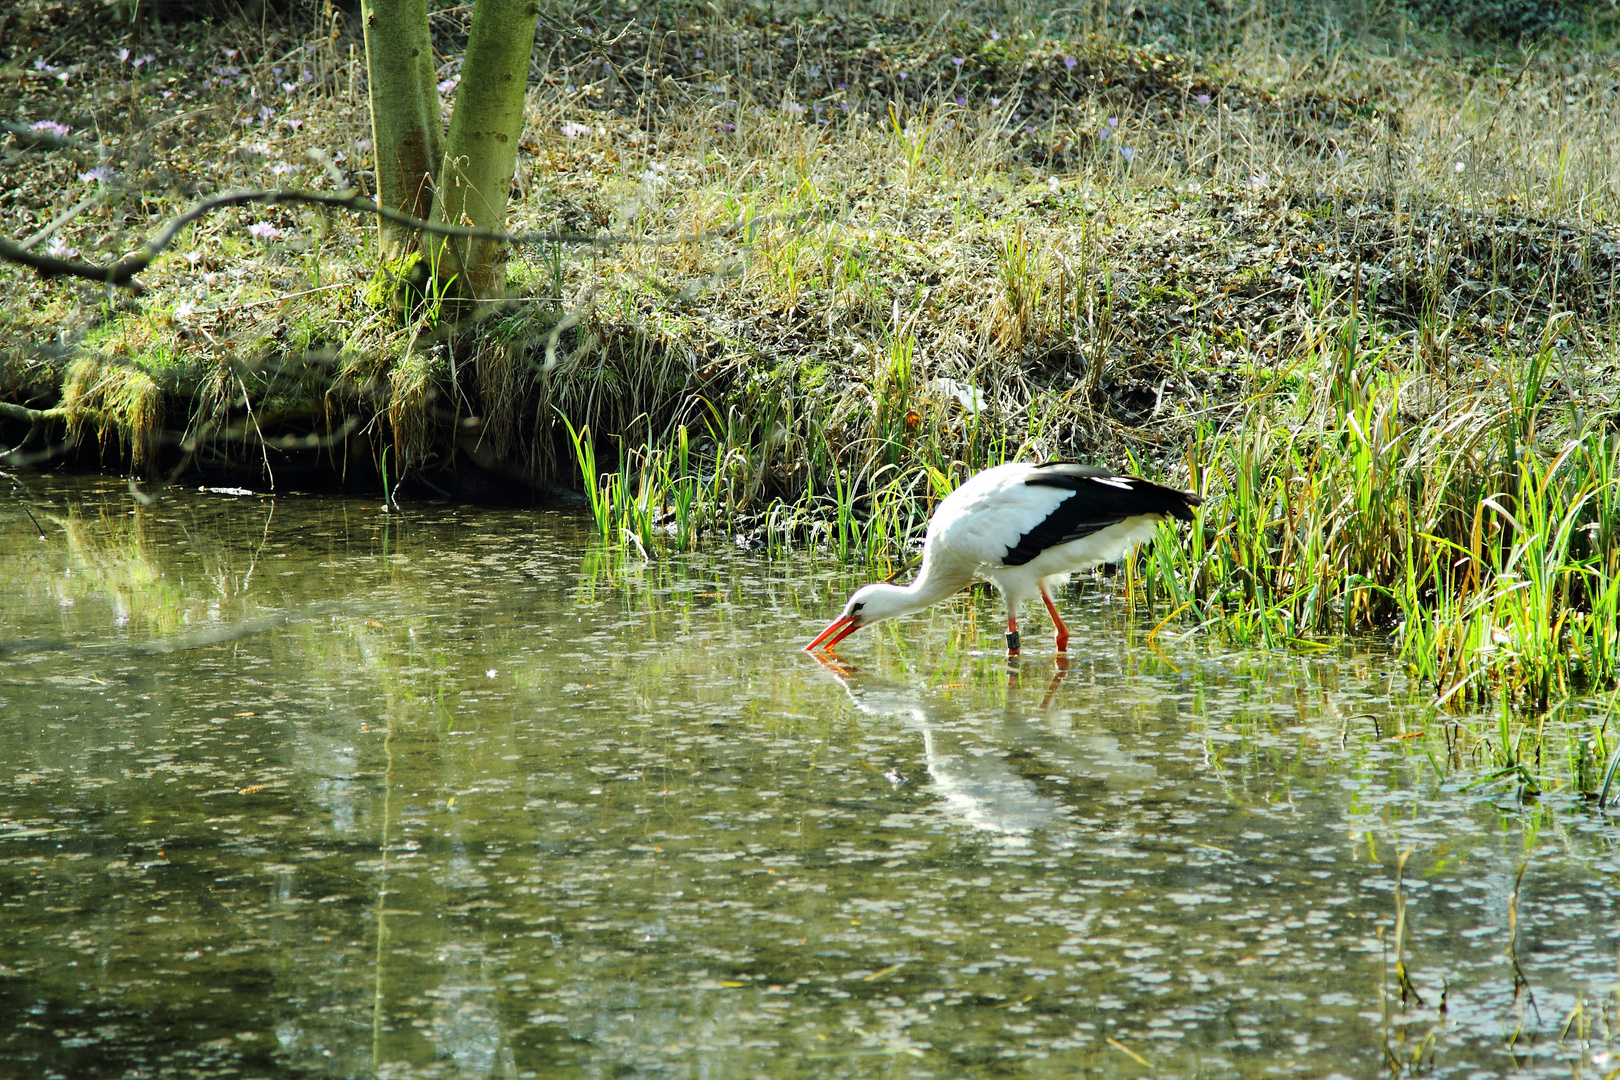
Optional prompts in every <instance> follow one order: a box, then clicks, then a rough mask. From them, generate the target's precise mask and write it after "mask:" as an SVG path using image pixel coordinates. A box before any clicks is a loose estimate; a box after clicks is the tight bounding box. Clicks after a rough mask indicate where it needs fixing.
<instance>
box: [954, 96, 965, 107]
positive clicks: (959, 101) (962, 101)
mask: <svg viewBox="0 0 1620 1080" xmlns="http://www.w3.org/2000/svg"><path fill="white" fill-rule="evenodd" d="M956 103H957V104H958V105H966V104H967V98H965V97H963V96H962V95H961V94H957V95H956Z"/></svg>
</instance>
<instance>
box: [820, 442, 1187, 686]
mask: <svg viewBox="0 0 1620 1080" xmlns="http://www.w3.org/2000/svg"><path fill="white" fill-rule="evenodd" d="M1202 501H1203V500H1202V499H1201V498H1200V497H1199V496H1197V495H1194V494H1193V493H1192V492H1190V491H1177V490H1176V489H1175V488H1168V487H1164V486H1163V485H1161V484H1155V483H1153V482H1152V481H1151V480H1143V479H1141V478H1140V477H1136V476H1119V475H1116V474H1114V473H1111V472H1109V471H1108V470H1106V469H1097V468H1092V467H1090V466H1086V465H1073V464H1070V463H1068V462H1062V461H1048V462H1045V463H1043V464H1040V465H1035V464H1030V463H1028V462H1012V463H1009V464H1006V465H997V466H995V467H994V468H989V469H985V470H984V471H983V472H981V473H978V474H976V475H974V476H972V477H969V478H968V480H967V482H966V483H964V484H963V485H962V486H961V487H959V488H957V489H956V490H955V491H953V492H951V493H950V494H949V495H947V496H946V497H945V499H944V501H942V502H941V503H940V504H939V508H938V509H937V510H935V511H934V516H933V519H932V520H930V521H929V522H928V535H927V537H926V538H925V540H924V541H923V554H922V569H921V570H919V571H918V572H917V577H916V580H914V581H913V582H912V583H911V584H910V585H888V584H877V585H867V586H866V587H864V588H862V589H858V590H856V592H855V595H853V596H851V597H850V598H849V603H847V604H845V605H844V612H843V614H842V615H840V616H838V618H837V619H836V620H834V621H833V623H832V625H831V626H829V627H827V629H825V630H823V631H822V632H821V633H819V634H817V635H816V637H815V640H814V641H812V642H810V644H808V645H806V646H805V649H806V651H810V650H814V649H817V648H825V649H831V648H832V647H833V646H834V645H836V644H838V643H839V642H840V641H842V640H844V638H846V637H848V636H849V635H850V634H853V633H854V632H855V631H857V630H859V629H860V628H861V627H863V626H871V625H872V624H873V623H876V622H882V621H883V620H885V619H895V618H899V617H900V616H902V615H910V614H912V613H913V612H918V611H921V610H923V609H924V608H926V607H929V606H930V605H933V604H937V603H939V601H941V600H943V599H945V598H946V597H947V596H950V595H952V594H953V593H956V592H958V591H960V590H962V589H964V588H966V587H967V586H968V585H970V584H971V583H972V582H974V581H975V580H981V581H989V582H991V583H992V584H994V585H995V587H996V588H997V589H998V590H999V591H1000V592H1001V595H1002V598H1003V599H1005V600H1006V601H1007V655H1008V656H1017V655H1018V651H1019V644H1018V611H1019V608H1020V607H1022V606H1023V603H1024V601H1025V600H1030V599H1033V598H1034V597H1036V596H1039V597H1040V598H1041V600H1042V602H1043V603H1045V604H1046V610H1047V611H1048V612H1049V613H1050V614H1051V616H1052V625H1053V626H1054V627H1056V629H1057V650H1058V652H1060V653H1061V652H1065V651H1067V649H1068V647H1069V628H1068V627H1067V626H1065V625H1064V624H1063V619H1062V618H1061V617H1060V616H1059V615H1058V611H1057V606H1056V605H1055V604H1053V603H1052V593H1051V589H1052V588H1053V587H1054V586H1056V585H1059V584H1062V583H1063V582H1064V581H1066V580H1067V579H1068V577H1069V575H1070V574H1072V573H1074V572H1076V571H1079V570H1089V569H1090V568H1091V567H1093V566H1097V565H1100V564H1101V563H1106V562H1118V561H1119V560H1120V559H1122V558H1124V557H1125V556H1126V555H1127V554H1129V553H1130V551H1131V550H1132V549H1133V548H1135V547H1136V545H1138V544H1140V543H1142V542H1143V541H1145V540H1147V539H1149V538H1150V537H1152V536H1153V533H1154V530H1155V529H1157V528H1158V527H1159V522H1160V521H1163V520H1165V519H1166V518H1177V519H1179V520H1181V521H1191V520H1192V518H1193V507H1195V506H1197V505H1198V504H1199V503H1200V502H1202Z"/></svg>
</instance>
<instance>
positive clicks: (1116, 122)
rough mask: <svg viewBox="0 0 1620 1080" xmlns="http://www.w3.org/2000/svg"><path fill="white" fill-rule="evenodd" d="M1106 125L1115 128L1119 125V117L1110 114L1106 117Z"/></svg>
mask: <svg viewBox="0 0 1620 1080" xmlns="http://www.w3.org/2000/svg"><path fill="white" fill-rule="evenodd" d="M1108 126H1109V127H1111V128H1117V127H1119V117H1117V116H1110V117H1109V118H1108Z"/></svg>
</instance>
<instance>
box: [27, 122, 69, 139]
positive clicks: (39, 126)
mask: <svg viewBox="0 0 1620 1080" xmlns="http://www.w3.org/2000/svg"><path fill="white" fill-rule="evenodd" d="M28 130H29V131H43V132H46V133H48V134H51V135H55V136H56V137H57V138H58V139H61V138H65V137H66V136H67V133H68V132H70V131H72V130H73V129H72V128H70V127H68V126H67V125H66V124H59V123H57V122H56V121H55V120H39V121H36V122H34V123H32V124H29V125H28Z"/></svg>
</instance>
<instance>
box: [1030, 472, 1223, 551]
mask: <svg viewBox="0 0 1620 1080" xmlns="http://www.w3.org/2000/svg"><path fill="white" fill-rule="evenodd" d="M1036 468H1037V469H1039V470H1040V471H1039V472H1037V473H1036V474H1035V475H1034V476H1032V477H1030V478H1029V479H1028V480H1026V481H1024V483H1026V484H1031V485H1034V486H1037V487H1054V488H1063V489H1067V490H1069V491H1072V492H1074V494H1073V495H1071V496H1070V497H1069V498H1067V499H1064V500H1063V501H1062V502H1061V503H1059V504H1058V505H1057V508H1056V509H1054V510H1053V511H1052V512H1051V513H1050V514H1048V515H1047V517H1046V520H1044V521H1042V522H1041V523H1040V524H1039V525H1037V526H1035V527H1034V528H1033V529H1031V530H1029V532H1027V533H1025V534H1024V535H1023V536H1020V537H1019V538H1018V542H1017V543H1016V544H1014V545H1013V546H1012V547H1011V548H1009V549H1008V551H1007V555H1006V558H1004V559H1003V560H1002V561H1003V562H1004V563H1006V564H1007V565H1008V566H1022V565H1024V564H1025V563H1027V562H1029V561H1030V560H1031V559H1033V558H1035V557H1036V556H1037V555H1039V554H1040V553H1041V552H1043V551H1045V550H1046V549H1047V548H1050V547H1057V546H1058V545H1059V544H1067V543H1069V542H1070V541H1072V540H1079V539H1080V538H1081V537H1084V536H1090V535H1091V534H1092V533H1094V532H1098V531H1100V530H1102V529H1106V528H1108V526H1110V525H1118V524H1119V523H1120V522H1122V521H1124V520H1125V519H1126V518H1130V517H1139V516H1142V515H1146V514H1156V515H1159V516H1160V517H1172V518H1176V519H1178V520H1181V521H1191V520H1192V518H1193V507H1195V506H1197V505H1198V504H1199V503H1201V502H1203V499H1202V498H1201V497H1199V496H1197V495H1194V494H1193V493H1192V492H1190V491H1177V490H1176V489H1175V488H1169V487H1165V486H1164V485H1163V484H1155V483H1154V482H1153V481H1151V480H1143V479H1142V478H1141V477H1137V476H1120V475H1119V474H1118V473H1111V472H1109V471H1108V470H1107V469H1098V468H1094V467H1093V466H1090V465H1073V464H1070V463H1068V462H1064V461H1048V462H1045V463H1043V464H1041V465H1038V466H1036Z"/></svg>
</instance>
